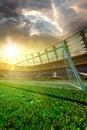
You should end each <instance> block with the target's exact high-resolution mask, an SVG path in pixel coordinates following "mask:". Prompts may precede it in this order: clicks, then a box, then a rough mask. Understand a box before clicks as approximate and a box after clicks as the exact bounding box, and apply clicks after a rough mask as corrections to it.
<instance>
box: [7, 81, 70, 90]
mask: <svg viewBox="0 0 87 130" xmlns="http://www.w3.org/2000/svg"><path fill="white" fill-rule="evenodd" d="M8 82H9V83H15V84H22V83H23V84H26V85H35V86H40V87H41V86H42V87H50V88H59V89H62V88H66V89H72V87H71V85H70V83H67V82H66V83H63V82H56V83H54V82H44V81H34V82H33V81H23V82H21V81H18V82H15V81H8ZM30 82H31V83H30ZM32 82H33V83H32ZM37 83H40V84H37ZM48 84H49V85H48ZM58 84H59V85H60V84H61V85H63V84H64V85H69V87H66V86H63V87H62V86H51V85H58Z"/></svg>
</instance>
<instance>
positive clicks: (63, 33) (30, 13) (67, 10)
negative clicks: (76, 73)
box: [0, 0, 87, 52]
mask: <svg viewBox="0 0 87 130" xmlns="http://www.w3.org/2000/svg"><path fill="white" fill-rule="evenodd" d="M86 7H87V1H86V0H78V1H76V0H44V1H43V0H3V1H2V0H0V44H1V45H3V44H6V42H5V39H6V37H8V36H10V37H11V38H12V39H13V41H15V42H16V44H18V45H19V46H23V47H24V46H25V47H26V46H27V48H28V49H30V52H32V50H33V51H38V50H42V49H43V48H46V47H47V46H51V45H52V44H55V43H56V42H57V41H59V40H61V38H62V39H63V38H65V37H67V36H69V35H72V34H73V33H75V32H77V31H79V30H81V29H82V28H84V27H86V25H87V8H86ZM38 46H39V48H38Z"/></svg>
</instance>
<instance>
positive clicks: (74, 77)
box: [56, 44, 85, 90]
mask: <svg viewBox="0 0 87 130" xmlns="http://www.w3.org/2000/svg"><path fill="white" fill-rule="evenodd" d="M56 49H57V50H59V49H62V57H63V60H64V65H65V68H66V72H67V76H68V78H69V82H70V85H72V86H75V87H77V88H79V89H81V90H85V86H84V85H83V82H82V80H81V78H80V76H79V74H78V71H77V69H76V67H75V65H74V63H73V61H72V59H71V57H70V54H69V52H68V49H67V48H66V46H65V44H61V45H60V46H59V47H58V48H56Z"/></svg>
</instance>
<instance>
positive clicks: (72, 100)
mask: <svg viewBox="0 0 87 130" xmlns="http://www.w3.org/2000/svg"><path fill="white" fill-rule="evenodd" d="M0 85H4V86H6V87H10V88H15V89H19V90H23V91H26V92H31V93H35V94H40V95H44V96H49V97H53V98H58V99H62V100H66V101H70V102H75V103H79V104H82V105H85V106H87V102H85V101H78V100H75V99H70V98H66V97H61V96H57V95H52V94H47V93H43V92H37V91H34V90H28V89H24V88H18V87H15V86H12V85H6V84H1V83H0Z"/></svg>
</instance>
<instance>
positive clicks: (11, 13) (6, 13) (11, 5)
mask: <svg viewBox="0 0 87 130" xmlns="http://www.w3.org/2000/svg"><path fill="white" fill-rule="evenodd" d="M17 5H18V4H17V0H14V1H9V0H3V1H0V15H1V16H3V17H17V16H18V13H17V12H16V8H17Z"/></svg>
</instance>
